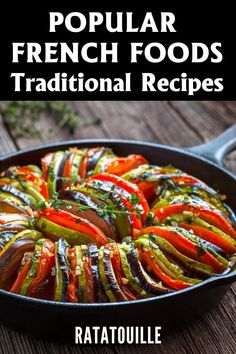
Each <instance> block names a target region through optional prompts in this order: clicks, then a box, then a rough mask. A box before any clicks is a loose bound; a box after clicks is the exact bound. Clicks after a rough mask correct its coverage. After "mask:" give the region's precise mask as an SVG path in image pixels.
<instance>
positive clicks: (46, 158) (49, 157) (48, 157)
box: [41, 152, 55, 181]
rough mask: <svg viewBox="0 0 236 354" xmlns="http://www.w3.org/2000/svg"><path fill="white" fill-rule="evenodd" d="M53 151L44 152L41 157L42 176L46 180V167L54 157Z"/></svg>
mask: <svg viewBox="0 0 236 354" xmlns="http://www.w3.org/2000/svg"><path fill="white" fill-rule="evenodd" d="M54 155H55V154H54V152H49V153H48V154H46V155H45V156H44V157H43V158H42V159H41V166H42V171H43V177H44V178H45V180H46V181H47V179H48V167H49V166H50V164H51V163H52V160H53V158H54Z"/></svg>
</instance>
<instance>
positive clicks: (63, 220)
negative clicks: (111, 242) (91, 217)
mask: <svg viewBox="0 0 236 354" xmlns="http://www.w3.org/2000/svg"><path fill="white" fill-rule="evenodd" d="M43 213H44V214H45V215H44V218H45V219H48V220H50V221H52V222H55V223H56V224H58V225H61V226H64V227H67V228H69V229H71V230H75V231H78V232H81V233H83V234H86V235H88V236H90V237H91V238H92V239H94V240H95V241H96V242H97V243H98V244H99V245H105V244H106V243H107V242H108V239H107V237H106V235H105V234H104V233H103V232H102V231H101V230H100V229H99V228H98V227H97V226H95V225H93V224H92V223H91V222H89V221H88V220H86V219H83V218H78V217H76V215H74V214H71V213H69V212H67V211H64V210H58V211H57V210H55V209H53V208H47V209H45V210H44V212H43Z"/></svg>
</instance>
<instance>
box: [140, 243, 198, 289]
mask: <svg viewBox="0 0 236 354" xmlns="http://www.w3.org/2000/svg"><path fill="white" fill-rule="evenodd" d="M139 251H140V255H141V259H142V260H144V261H145V262H146V263H147V265H148V267H149V268H150V269H151V270H152V272H153V273H154V274H155V275H156V277H157V278H158V279H160V280H161V281H163V282H164V283H165V284H166V285H168V286H169V287H170V288H172V289H175V290H181V289H186V288H189V287H190V286H192V285H193V284H190V283H185V282H184V281H182V280H178V279H172V278H171V277H169V275H167V274H166V273H164V272H163V270H162V269H161V268H160V267H159V265H158V264H157V263H156V261H155V259H154V258H153V255H152V253H151V252H150V251H149V250H141V249H139Z"/></svg>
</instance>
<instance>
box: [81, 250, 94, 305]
mask: <svg viewBox="0 0 236 354" xmlns="http://www.w3.org/2000/svg"><path fill="white" fill-rule="evenodd" d="M83 247H86V248H85V252H83ZM81 249H82V253H83V266H84V272H85V277H86V298H87V301H88V302H89V303H93V302H95V298H94V285H93V273H92V268H91V259H90V257H89V256H88V248H87V246H81Z"/></svg>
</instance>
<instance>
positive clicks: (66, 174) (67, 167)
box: [64, 154, 75, 178]
mask: <svg viewBox="0 0 236 354" xmlns="http://www.w3.org/2000/svg"><path fill="white" fill-rule="evenodd" d="M74 157H75V155H74V154H71V155H70V156H69V158H68V159H67V160H66V163H65V167H64V177H67V178H70V173H71V166H72V164H73V160H74Z"/></svg>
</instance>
